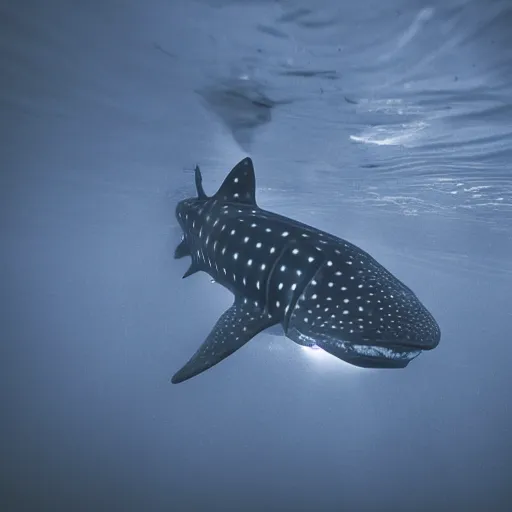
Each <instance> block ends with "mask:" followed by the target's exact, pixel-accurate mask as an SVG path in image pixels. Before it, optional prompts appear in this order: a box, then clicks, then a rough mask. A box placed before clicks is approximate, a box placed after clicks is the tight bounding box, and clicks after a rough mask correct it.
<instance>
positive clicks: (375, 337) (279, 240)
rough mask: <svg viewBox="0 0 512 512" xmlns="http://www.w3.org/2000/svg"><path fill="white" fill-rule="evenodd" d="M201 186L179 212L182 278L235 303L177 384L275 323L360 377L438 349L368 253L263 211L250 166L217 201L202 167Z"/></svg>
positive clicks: (430, 323)
mask: <svg viewBox="0 0 512 512" xmlns="http://www.w3.org/2000/svg"><path fill="white" fill-rule="evenodd" d="M195 180H196V188H197V197H196V198H191V199H185V200H183V201H180V202H179V203H178V205H177V207H176V217H177V219H178V222H179V224H180V226H181V228H182V230H183V240H182V242H181V243H180V244H179V246H178V247H177V248H176V252H175V258H182V257H184V256H190V257H191V259H192V263H191V265H190V268H189V270H188V271H187V272H186V273H185V275H184V276H183V277H187V276H190V275H192V274H194V273H196V272H198V271H203V272H206V273H208V274H209V275H210V276H211V277H212V279H214V280H215V281H216V282H217V283H219V284H221V285H222V286H224V287H225V288H227V289H228V290H230V291H231V292H232V293H233V295H234V297H235V299H234V303H233V305H232V306H231V307H230V308H229V309H228V310H227V311H226V312H225V313H224V314H223V315H222V316H221V317H220V318H219V320H218V321H217V323H216V325H215V326H214V328H213V330H212V331H211V332H210V334H209V335H208V337H207V338H206V340H205V341H204V343H203V344H202V345H201V346H200V347H199V349H198V350H197V352H196V353H195V354H194V355H193V356H192V358H191V359H190V360H189V361H188V362H187V363H186V364H185V366H183V368H181V369H180V370H179V371H178V372H177V373H176V374H175V375H174V376H173V378H172V382H173V383H178V382H183V381H185V380H187V379H190V378H191V377H194V376H195V375H198V374H199V373H202V372H204V371H205V370H207V369H208V368H211V367H212V366H214V365H216V364H217V363H219V362H220V361H222V360H223V359H225V358H226V357H228V356H229V355H230V354H232V353H233V352H235V351H236V350H238V349H239V348H240V347H242V346H243V345H245V344H246V343H247V342H248V341H249V340H251V339H252V338H253V337H254V336H256V335H257V334H258V333H259V332H261V331H263V330H264V329H267V328H269V327H272V326H275V325H277V324H280V325H281V326H282V329H283V333H284V335H285V336H286V337H288V338H290V339H292V340H293V341H295V342H296V343H298V344H300V345H305V346H318V347H320V348H322V349H323V350H325V351H326V352H329V353H330V354H332V355H334V356H336V357H338V358H339V359H342V360H343V361H346V362H348V363H350V364H352V365H355V366H358V367H362V368H404V367H406V366H407V365H408V364H409V362H410V361H411V360H412V359H414V358H415V357H417V356H418V355H419V354H420V353H421V352H422V351H423V350H430V349H433V348H435V347H436V346H437V345H438V344H439V341H440V337H441V333H440V329H439V326H438V324H437V322H436V321H435V320H434V318H433V317H432V315H431V314H430V313H429V311H428V310H427V309H426V308H425V307H424V306H423V304H422V303H421V302H420V301H419V299H418V298H417V297H416V295H415V294H414V293H413V292H412V291H411V290H410V289H409V288H408V287H407V286H405V285H404V284H403V283H402V282H401V281H400V280H398V279H397V278H396V277H395V276H393V275H392V274H391V273H390V272H389V271H388V270H386V269H385V268H384V267H383V266H382V265H380V264H379V263H378V262H377V261H375V259H373V258H372V257H371V256H370V255H369V254H368V253H366V252H365V251H363V250H362V249H359V248H358V247H356V246H355V245H353V244H351V243H349V242H347V241H345V240H343V239H341V238H338V237H336V236H333V235H330V234H329V233H326V232H324V231H320V230H318V229H316V228H314V227H311V226H308V225H306V224H302V223H300V222H297V221H294V220H292V219H289V218H287V217H284V216H281V215H277V214H275V213H271V212H268V211H265V210H262V209H261V208H259V207H258V206H257V204H256V199H255V190H256V186H255V176H254V168H253V164H252V161H251V159H250V158H245V159H243V160H242V161H241V162H239V163H238V164H237V165H236V166H235V167H234V168H233V170H232V171H231V172H230V173H229V175H228V176H227V178H226V179H225V180H224V182H223V184H222V186H221V187H220V189H219V191H218V192H217V193H216V194H215V195H214V196H212V197H208V196H207V195H206V194H205V192H204V190H203V186H202V177H201V172H200V170H199V167H196V171H195Z"/></svg>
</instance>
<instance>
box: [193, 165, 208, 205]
mask: <svg viewBox="0 0 512 512" xmlns="http://www.w3.org/2000/svg"><path fill="white" fill-rule="evenodd" d="M194 176H195V179H196V190H197V198H198V199H208V196H207V195H206V194H205V193H204V189H203V177H202V175H201V169H199V165H196V168H195V171H194Z"/></svg>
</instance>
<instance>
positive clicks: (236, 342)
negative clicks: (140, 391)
mask: <svg viewBox="0 0 512 512" xmlns="http://www.w3.org/2000/svg"><path fill="white" fill-rule="evenodd" d="M276 323H277V322H276V320H275V319H274V318H273V317H271V316H269V315H268V314H264V313H262V311H261V309H259V308H257V307H255V306H254V304H253V303H252V302H244V300H235V302H234V303H233V305H232V306H231V307H230V308H229V309H228V310H227V311H226V312H225V313H223V315H222V316H221V317H220V318H219V320H218V321H217V323H216V324H215V327H214V328H213V329H212V331H211V332H210V334H209V335H208V337H207V338H206V340H205V341H204V343H203V344H202V345H201V346H200V347H199V350H198V351H197V352H196V353H195V354H194V355H193V356H192V357H191V358H190V360H189V361H188V362H187V364H185V366H183V368H181V370H179V371H178V372H176V373H175V375H174V376H173V378H172V380H171V382H172V383H173V384H177V383H179V382H183V381H185V380H187V379H190V378H191V377H194V376H195V375H198V374H200V373H202V372H204V371H205V370H208V368H211V367H212V366H215V365H216V364H217V363H220V362H221V361H222V360H223V359H226V357H228V356H229V355H231V354H232V353H233V352H236V351H237V350H238V349H239V348H240V347H242V346H244V345H245V344H246V343H247V342H248V341H249V340H251V339H252V338H253V337H254V336H256V335H257V334H258V333H259V332H261V331H263V330H264V329H266V328H267V327H270V326H272V325H275V324H276Z"/></svg>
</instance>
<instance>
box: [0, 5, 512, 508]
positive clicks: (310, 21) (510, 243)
mask: <svg viewBox="0 0 512 512" xmlns="http://www.w3.org/2000/svg"><path fill="white" fill-rule="evenodd" d="M511 26H512V8H511V6H510V3H509V2H507V1H500V0H494V1H485V2H484V1H482V0H470V1H462V0H446V1H443V2H441V1H439V0H437V1H432V2H423V1H405V0H403V1H394V2H381V1H376V0H361V1H358V2H351V3H349V2H345V1H343V2H341V1H335V0H319V1H315V2H311V1H306V0H282V1H277V0H275V1H270V0H269V1H263V0H261V1H252V2H249V1H245V2H244V1H235V0H233V1H228V0H226V1H222V0H215V1H214V0H203V1H192V0H171V1H162V0H148V1H146V2H135V1H133V0H127V1H125V2H115V1H113V0H107V1H104V2H65V1H62V0H61V1H59V0H49V1H46V2H40V1H36V0H25V1H24V2H19V1H17V2H15V1H14V0H6V1H4V2H2V4H1V5H0V63H1V68H0V69H1V73H0V113H1V117H0V136H1V141H2V142H1V145H0V164H1V172H0V235H1V240H2V243H1V246H0V283H2V285H1V286H0V298H1V304H2V307H1V308H0V340H1V352H0V362H1V372H0V384H1V385H0V389H1V392H0V396H1V410H0V413H1V418H2V421H1V422H0V425H1V427H0V428H1V432H0V434H1V436H0V440H1V445H0V448H1V456H0V507H1V509H2V510H5V511H9V512H10V511H14V512H17V511H38V512H39V511H46V510H51V511H61V510H62V511H69V510H85V511H89V510H91V511H92V510H94V511H103V510H105V511H113V510H130V511H131V510H134V511H174V510H176V511H210V510H212V511H213V510H225V511H229V510H248V511H274V510H275V511H284V510H295V511H311V510H318V511H326V512H330V511H340V510H347V511H354V512H359V511H363V512H364V511H388V510H389V511H394V512H399V511H411V510H414V511H425V512H426V511H444V510H450V511H451V510H465V511H487V510H493V511H508V510H511V509H512V491H511V490H510V489H511V488H510V483H511V477H510V475H511V474H512V409H511V405H510V403H511V402H510V390H511V389H512V372H511V371H510V367H511V362H512V345H511V343H510V329H511V324H512V313H511V310H510V303H511V300H512V257H511V256H512V149H511V148H512V117H511V115H512V110H511V105H512V63H511V60H510V51H511V49H512V32H511V30H510V27H511ZM246 155H249V156H251V158H252V159H253V161H254V164H255V170H256V179H257V187H258V192H257V198H258V203H259V204H260V205H261V206H262V207H263V208H266V209H269V210H272V211H276V212H278V213H281V214H284V215H287V216H290V217H293V218H295V219H297V220H300V221H303V222H307V223H309V224H312V225H314V226H315V227H318V228H320V229H324V230H326V231H329V232H332V233H333V234H336V235H338V236H341V237H343V238H346V239H348V240H350V241H351V242H353V243H356V244H357V245H359V246H360V247H362V248H363V249H365V250H366V251H368V252H370V254H372V255H373V256H374V257H376V258H377V259H378V260H379V261H380V262H381V263H382V264H384V265H385V266H386V267H387V268H389V270H391V271H392V272H393V273H394V274H395V275H397V277H399V278H400V279H401V280H403V281H404V282H405V283H406V284H407V285H408V286H410V287H411V288H412V289H413V290H414V291H415V292H416V293H417V295H418V296H419V297H420V298H421V300H422V302H424V304H425V305H426V306H427V307H428V308H429V310H430V311H432V313H433V314H434V316H435V317H436V319H437V320H438V322H439V324H440V326H441V330H442V339H441V343H440V345H439V347H438V348H436V349H435V350H434V351H432V352H428V353H424V354H422V355H421V356H420V357H419V358H418V359H417V360H415V361H413V362H412V363H411V364H410V365H409V367H408V368H407V369H405V370H402V371H377V370H376V371H373V370H365V371H362V370H357V369H355V368H353V367H350V366H348V365H346V364H344V363H342V362H340V361H338V360H336V359H335V358H333V357H331V356H328V355H327V354H325V353H323V352H322V351H311V350H307V349H303V348H301V347H299V346H297V345H295V344H293V343H292V342H291V341H290V340H287V339H285V338H283V337H278V336H275V335H274V334H262V335H260V336H258V337H257V338H256V339H255V340H253V341H252V342H251V343H249V344H248V345H247V346H246V347H244V348H243V349H242V350H240V351H239V352H237V353H236V354H234V355H233V356H231V357H230V358H229V359H228V360H226V361H224V362H223V363H221V364H220V365H218V366H217V367H215V368H213V369H211V370H209V371H208V372H206V373H204V374H202V375H201V376H198V377H196V378H194V379H192V380H191V381H189V382H187V383H183V384H180V385H178V386H173V385H171V383H170V377H171V375H172V374H173V373H174V372H175V371H176V370H177V369H178V368H179V367H181V366H182V364H183V363H184V362H185V361H186V360H187V359H188V357H190V355H191V354H192V353H193V352H194V351H195V350H196V348H197V347H198V346H199V344H200V343H201V342H202V341H203V340H204V338H205V337H206V335H207V334H208V332H209V331H210V329H211V327H212V326H213V324H214V323H215V321H216V319H217V318H218V317H219V316H220V314H221V313H222V312H223V311H224V310H225V309H226V308H227V307H228V306H229V305H230V303H231V296H230V294H229V293H228V292H226V290H224V289H222V288H221V287H219V286H218V285H213V284H211V283H210V280H209V278H208V277H207V276H206V275H204V274H197V275H195V276H193V277H190V278H188V279H187V280H181V275H182V274H183V273H184V271H185V270H186V268H187V262H185V261H183V260H180V261H175V260H173V259H172V254H173V251H174V247H175V246H176V244H177V243H178V241H179V230H178V227H177V223H176V220H175V218H174V207H175V204H176V202H177V201H178V200H179V199H181V198H183V197H186V196H189V195H193V193H194V184H193V172H192V169H193V167H194V166H195V165H196V164H199V165H200V166H201V168H202V171H203V176H204V186H205V189H206V191H207V193H213V192H214V191H215V190H216V189H217V187H218V186H219V185H220V183H221V182H222V180H223V178H224V177H225V175H226V174H227V172H228V171H229V170H230V169H231V167H232V166H233V165H234V164H235V163H236V162H237V161H238V160H240V159H241V158H243V157H244V156H246Z"/></svg>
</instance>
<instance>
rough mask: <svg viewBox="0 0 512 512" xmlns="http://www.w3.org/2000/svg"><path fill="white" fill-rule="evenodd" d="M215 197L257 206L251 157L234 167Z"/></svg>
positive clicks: (220, 199)
mask: <svg viewBox="0 0 512 512" xmlns="http://www.w3.org/2000/svg"><path fill="white" fill-rule="evenodd" d="M215 198H216V199H218V200H219V201H228V202H230V203H243V204H249V205H252V206H256V178H255V177H254V167H253V165H252V160H251V159H250V158H249V157H247V158H244V159H243V160H241V161H240V162H238V163H237V164H236V165H235V167H233V169H232V170H231V172H230V173H229V174H228V175H227V177H226V179H225V180H224V182H223V183H222V185H221V186H220V188H219V190H218V191H217V193H216V194H215Z"/></svg>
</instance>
